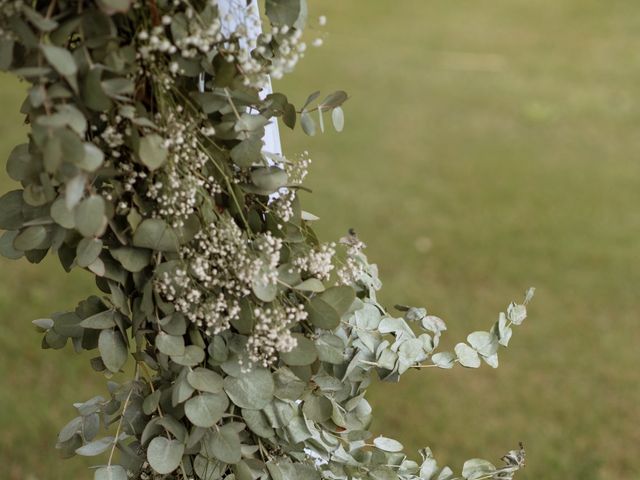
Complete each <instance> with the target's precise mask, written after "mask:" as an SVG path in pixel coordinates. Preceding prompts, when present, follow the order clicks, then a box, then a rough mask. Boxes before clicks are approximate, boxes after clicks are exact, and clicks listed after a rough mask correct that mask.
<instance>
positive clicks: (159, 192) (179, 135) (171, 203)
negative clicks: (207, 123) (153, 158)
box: [147, 113, 222, 228]
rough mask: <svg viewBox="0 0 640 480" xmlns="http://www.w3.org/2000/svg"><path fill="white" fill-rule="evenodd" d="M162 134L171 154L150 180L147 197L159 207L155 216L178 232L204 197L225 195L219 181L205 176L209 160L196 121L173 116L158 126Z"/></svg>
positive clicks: (163, 120) (165, 145) (169, 116)
mask: <svg viewBox="0 0 640 480" xmlns="http://www.w3.org/2000/svg"><path fill="white" fill-rule="evenodd" d="M160 121H162V122H163V123H164V124H166V127H165V128H164V130H163V138H164V145H163V146H164V147H165V148H166V149H167V151H168V152H169V154H168V158H167V161H166V164H165V165H164V166H163V168H162V169H161V170H159V173H158V174H156V175H154V176H153V178H152V180H150V185H149V189H148V191H147V196H148V197H149V198H151V199H152V200H155V201H156V203H157V205H158V206H157V212H156V215H158V216H159V217H162V218H164V219H168V220H170V223H171V225H172V226H173V227H175V228H179V227H182V226H183V225H184V222H185V220H186V219H187V218H188V217H189V216H190V215H192V214H193V213H194V211H195V209H196V207H197V205H198V202H199V200H200V198H201V196H202V195H211V196H212V195H215V194H216V193H219V192H221V191H222V189H221V187H220V185H219V184H218V183H217V181H216V179H215V178H214V177H212V176H210V175H209V176H207V175H205V174H204V173H203V172H204V171H205V166H206V164H207V162H208V161H209V157H208V156H207V154H206V153H205V152H204V150H203V148H202V147H201V146H200V145H199V138H198V134H200V133H201V132H200V130H199V127H198V125H197V124H196V123H194V122H193V121H188V120H186V119H184V118H178V116H177V115H176V114H173V113H172V114H170V115H168V116H167V117H166V118H164V119H160V118H158V122H160Z"/></svg>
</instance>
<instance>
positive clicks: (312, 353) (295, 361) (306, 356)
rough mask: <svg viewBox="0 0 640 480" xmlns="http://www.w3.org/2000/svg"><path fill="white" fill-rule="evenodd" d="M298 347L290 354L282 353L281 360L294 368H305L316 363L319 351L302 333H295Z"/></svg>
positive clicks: (294, 336)
mask: <svg viewBox="0 0 640 480" xmlns="http://www.w3.org/2000/svg"><path fill="white" fill-rule="evenodd" d="M293 338H295V339H296V342H297V345H296V346H295V347H294V348H293V350H291V351H290V352H282V353H281V354H280V358H282V360H283V361H284V362H285V363H286V364H287V365H292V366H305V365H310V364H312V363H313V362H315V361H316V360H317V358H318V351H317V350H316V347H315V345H314V343H313V342H312V341H311V340H309V339H308V338H307V337H305V336H304V335H302V334H301V333H294V334H293Z"/></svg>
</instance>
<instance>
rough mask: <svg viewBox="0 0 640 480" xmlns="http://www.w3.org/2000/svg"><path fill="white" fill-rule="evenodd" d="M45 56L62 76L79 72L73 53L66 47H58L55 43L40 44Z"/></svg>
mask: <svg viewBox="0 0 640 480" xmlns="http://www.w3.org/2000/svg"><path fill="white" fill-rule="evenodd" d="M40 49H41V50H42V53H44V57H45V58H46V59H47V62H49V64H51V66H52V67H53V68H55V69H56V71H57V72H58V73H59V74H60V75H62V76H65V77H67V76H71V75H75V74H76V73H77V72H78V66H77V65H76V62H75V60H74V59H73V55H71V52H69V50H67V49H66V48H60V47H56V46H55V45H40Z"/></svg>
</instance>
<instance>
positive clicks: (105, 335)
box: [98, 330, 128, 373]
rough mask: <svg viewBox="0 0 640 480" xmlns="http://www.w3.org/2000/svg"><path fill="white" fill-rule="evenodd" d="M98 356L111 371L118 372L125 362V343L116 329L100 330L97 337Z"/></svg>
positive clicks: (126, 352)
mask: <svg viewBox="0 0 640 480" xmlns="http://www.w3.org/2000/svg"><path fill="white" fill-rule="evenodd" d="M98 350H99V351H100V356H101V357H102V361H103V362H104V365H105V367H107V368H108V369H109V370H110V371H111V372H113V373H116V372H118V371H119V370H120V369H121V368H122V367H123V366H124V364H125V363H126V362H127V354H128V351H127V345H126V343H125V341H124V338H122V334H121V333H120V332H119V331H118V330H102V331H101V332H100V336H99V337H98Z"/></svg>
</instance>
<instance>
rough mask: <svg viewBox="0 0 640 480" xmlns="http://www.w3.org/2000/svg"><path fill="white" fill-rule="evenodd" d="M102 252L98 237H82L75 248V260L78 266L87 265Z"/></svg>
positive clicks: (100, 241)
mask: <svg viewBox="0 0 640 480" xmlns="http://www.w3.org/2000/svg"><path fill="white" fill-rule="evenodd" d="M100 252H102V240H100V239H99V238H83V239H82V240H80V243H78V247H77V249H76V262H77V263H78V266H79V267H88V266H89V265H91V264H92V263H93V262H95V261H96V259H97V258H98V256H99V255H100Z"/></svg>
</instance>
